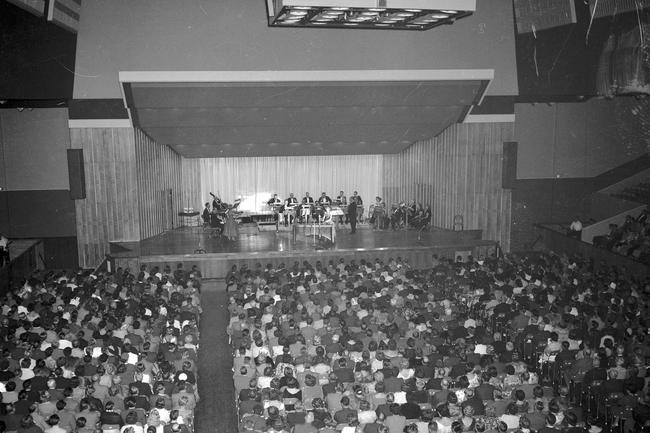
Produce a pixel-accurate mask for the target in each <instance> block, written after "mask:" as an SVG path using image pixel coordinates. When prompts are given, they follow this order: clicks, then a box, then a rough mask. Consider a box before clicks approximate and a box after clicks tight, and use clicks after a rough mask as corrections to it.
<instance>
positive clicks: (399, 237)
mask: <svg viewBox="0 0 650 433" xmlns="http://www.w3.org/2000/svg"><path fill="white" fill-rule="evenodd" d="M495 248H496V242H494V241H486V240H482V239H481V231H480V230H465V231H451V230H444V229H438V228H432V229H430V230H429V231H424V232H421V233H418V231H416V230H399V231H392V230H373V229H372V228H370V227H368V226H367V225H361V226H358V227H357V232H356V233H354V234H351V233H350V228H349V226H340V227H339V229H338V230H337V234H336V243H334V244H331V243H329V242H322V241H319V240H318V239H316V240H315V239H314V237H312V236H309V237H307V236H304V235H302V234H301V233H298V235H297V236H296V237H295V240H294V239H293V236H292V232H291V231H289V230H288V229H285V228H283V227H281V229H280V231H279V232H276V231H275V229H274V228H273V229H271V228H267V229H266V230H258V229H255V230H250V229H248V230H241V231H240V234H239V237H238V238H237V239H236V240H234V241H229V240H226V239H224V238H222V237H220V236H218V235H216V234H215V233H214V231H211V230H209V229H208V230H205V229H203V228H201V227H181V228H178V229H175V230H170V231H167V232H164V233H161V234H159V235H157V236H154V237H151V238H148V239H145V240H143V241H141V242H135V243H119V242H116V243H112V244H111V255H112V256H113V257H114V259H115V265H116V266H119V267H126V266H128V267H130V268H131V269H133V270H135V269H136V268H137V267H139V265H140V264H146V265H148V266H153V265H157V266H164V265H167V264H168V265H170V266H171V267H172V269H173V268H175V267H176V264H177V263H183V266H184V267H185V268H186V269H187V268H191V267H192V266H193V265H197V266H198V267H199V269H200V270H201V272H202V273H203V276H204V277H205V278H222V277H223V276H224V275H225V274H226V272H227V271H228V270H229V269H230V267H231V266H232V265H237V266H241V265H243V264H246V265H247V266H248V267H254V266H255V265H256V264H257V263H261V264H262V265H263V266H266V264H268V263H271V264H273V265H274V266H277V265H279V264H280V263H284V264H285V265H286V266H287V267H289V266H292V265H293V263H294V262H295V261H299V262H303V261H305V260H307V261H309V262H311V263H315V262H316V261H318V260H320V261H321V262H329V261H330V260H335V261H338V260H339V259H340V258H343V259H345V260H346V261H350V260H356V261H357V262H358V261H359V260H361V259H365V260H372V261H374V260H375V259H376V258H379V259H380V260H383V261H387V260H388V259H389V258H391V257H393V258H396V257H398V256H399V257H401V258H402V259H406V260H408V261H409V263H410V264H411V265H412V266H413V267H416V268H424V267H427V266H428V265H429V263H431V256H432V254H437V255H439V256H441V257H449V258H455V257H457V256H458V255H459V254H460V255H464V256H465V255H468V254H472V255H474V256H478V255H487V254H490V253H492V252H493V251H494V249H495Z"/></svg>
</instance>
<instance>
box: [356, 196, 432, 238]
mask: <svg viewBox="0 0 650 433" xmlns="http://www.w3.org/2000/svg"><path fill="white" fill-rule="evenodd" d="M368 218H369V219H368V222H369V223H370V224H371V225H372V226H373V228H374V229H388V228H391V229H392V230H398V229H403V228H409V227H411V228H415V229H423V228H426V227H428V226H429V225H430V224H431V206H429V205H427V206H426V207H424V206H423V205H422V203H417V204H416V202H415V200H413V201H412V202H411V203H410V204H408V205H407V204H406V202H403V201H402V202H400V203H397V204H393V205H392V206H391V207H390V209H389V208H388V207H387V206H386V204H385V203H384V202H383V200H382V198H381V197H376V198H375V203H373V204H372V205H371V206H370V209H369V212H368Z"/></svg>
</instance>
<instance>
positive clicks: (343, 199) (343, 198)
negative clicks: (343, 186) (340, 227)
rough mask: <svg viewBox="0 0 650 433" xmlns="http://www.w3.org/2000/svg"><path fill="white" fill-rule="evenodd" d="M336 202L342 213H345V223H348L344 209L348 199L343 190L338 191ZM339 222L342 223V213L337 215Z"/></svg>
mask: <svg viewBox="0 0 650 433" xmlns="http://www.w3.org/2000/svg"><path fill="white" fill-rule="evenodd" d="M336 204H337V205H338V206H339V207H340V208H341V210H342V211H343V213H344V214H345V224H347V223H348V218H349V216H348V213H347V211H346V209H345V208H346V207H347V205H348V199H347V197H346V196H345V193H344V192H343V191H341V192H339V195H338V196H337V197H336ZM339 223H340V224H343V223H344V222H343V215H339Z"/></svg>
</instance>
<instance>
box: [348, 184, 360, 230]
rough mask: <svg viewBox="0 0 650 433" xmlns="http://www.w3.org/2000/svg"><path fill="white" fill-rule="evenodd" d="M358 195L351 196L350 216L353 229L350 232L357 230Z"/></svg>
mask: <svg viewBox="0 0 650 433" xmlns="http://www.w3.org/2000/svg"><path fill="white" fill-rule="evenodd" d="M355 194H356V191H355ZM357 197H358V196H356V195H353V196H352V197H350V204H349V205H348V217H349V218H350V228H351V229H352V230H350V233H356V232H357Z"/></svg>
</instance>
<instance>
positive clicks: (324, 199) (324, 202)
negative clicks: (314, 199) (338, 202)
mask: <svg viewBox="0 0 650 433" xmlns="http://www.w3.org/2000/svg"><path fill="white" fill-rule="evenodd" d="M318 204H319V205H321V206H329V205H331V204H332V199H331V198H329V196H328V195H327V194H326V193H325V192H323V193H322V194H321V195H320V197H319V198H318Z"/></svg>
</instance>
